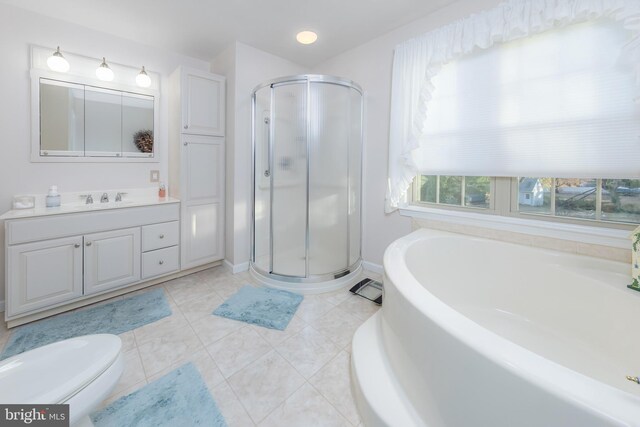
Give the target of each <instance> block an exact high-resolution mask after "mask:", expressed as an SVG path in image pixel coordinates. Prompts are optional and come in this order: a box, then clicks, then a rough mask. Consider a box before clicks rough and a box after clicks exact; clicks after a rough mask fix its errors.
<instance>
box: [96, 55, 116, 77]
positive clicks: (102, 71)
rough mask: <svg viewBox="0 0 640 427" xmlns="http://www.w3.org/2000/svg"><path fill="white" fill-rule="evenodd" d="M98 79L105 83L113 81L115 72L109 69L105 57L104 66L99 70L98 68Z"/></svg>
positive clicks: (103, 59) (101, 65)
mask: <svg viewBox="0 0 640 427" xmlns="http://www.w3.org/2000/svg"><path fill="white" fill-rule="evenodd" d="M96 77H98V78H99V79H100V80H104V81H105V82H110V81H111V80H113V70H112V69H111V68H109V65H107V61H106V60H105V58H104V57H102V64H100V66H99V67H98V68H96Z"/></svg>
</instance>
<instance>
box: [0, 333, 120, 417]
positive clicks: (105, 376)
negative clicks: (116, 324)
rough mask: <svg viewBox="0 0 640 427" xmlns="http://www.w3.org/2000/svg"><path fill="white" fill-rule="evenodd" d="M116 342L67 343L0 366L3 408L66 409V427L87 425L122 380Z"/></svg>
mask: <svg viewBox="0 0 640 427" xmlns="http://www.w3.org/2000/svg"><path fill="white" fill-rule="evenodd" d="M121 349H122V341H121V340H120V337H118V336H116V335H108V334H97V335H85V336H82V337H77V338H71V339H68V340H64V341H59V342H56V343H53V344H49V345H45V346H42V347H38V348H36V349H34V350H30V351H26V352H24V353H22V354H18V355H16V356H13V357H10V358H8V359H6V360H3V361H1V362H0V384H1V385H2V386H1V387H0V402H1V403H3V404H12V403H15V404H29V403H32V404H56V403H66V404H68V405H69V412H70V418H71V420H70V423H71V425H72V426H77V427H80V426H82V427H84V426H91V425H93V424H92V422H91V420H90V419H89V414H90V413H91V412H92V411H94V410H95V409H96V408H97V406H98V405H99V404H100V402H102V401H103V400H104V399H106V398H107V396H109V394H110V393H111V391H112V390H113V388H114V387H115V385H116V384H117V382H118V379H119V378H120V375H122V370H123V366H124V365H123V361H122V354H121Z"/></svg>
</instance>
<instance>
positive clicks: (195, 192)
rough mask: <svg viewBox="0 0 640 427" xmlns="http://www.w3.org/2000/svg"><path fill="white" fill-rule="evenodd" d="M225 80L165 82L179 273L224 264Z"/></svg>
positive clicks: (195, 77) (183, 75)
mask: <svg viewBox="0 0 640 427" xmlns="http://www.w3.org/2000/svg"><path fill="white" fill-rule="evenodd" d="M224 112H225V78H224V77H222V76H218V75H215V74H211V73H207V72H204V71H199V70H193V69H188V68H183V67H180V68H178V69H177V70H176V71H175V72H174V73H173V74H172V75H171V77H170V103H169V117H170V121H169V135H170V136H169V193H170V194H171V196H172V197H176V198H178V199H180V202H181V203H180V206H181V207H180V216H181V220H182V221H181V233H180V234H181V255H180V260H181V269H182V270H186V269H190V268H194V267H199V266H202V265H205V264H209V263H212V262H215V261H220V260H222V259H223V258H224V212H225V209H224V197H225V196H224V188H225V185H224V179H225V171H224V167H225V140H224V124H225V116H224Z"/></svg>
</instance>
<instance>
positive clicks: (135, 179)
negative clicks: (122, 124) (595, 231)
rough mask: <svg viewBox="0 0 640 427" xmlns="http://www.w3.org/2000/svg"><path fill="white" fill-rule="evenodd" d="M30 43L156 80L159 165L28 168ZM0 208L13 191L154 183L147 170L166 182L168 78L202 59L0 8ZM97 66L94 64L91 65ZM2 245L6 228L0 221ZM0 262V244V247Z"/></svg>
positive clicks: (202, 65) (0, 269) (0, 253)
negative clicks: (142, 70) (141, 69)
mask: <svg viewBox="0 0 640 427" xmlns="http://www.w3.org/2000/svg"><path fill="white" fill-rule="evenodd" d="M29 44H37V45H42V46H52V47H55V46H57V45H60V47H61V49H62V51H63V53H64V51H65V50H66V51H68V52H73V53H78V54H81V55H86V56H90V57H96V58H97V57H102V56H106V57H107V60H108V61H109V60H111V61H113V62H117V63H121V64H126V65H131V66H142V65H143V64H144V65H145V66H146V67H147V69H149V70H151V71H155V72H158V73H160V74H161V75H162V77H163V79H162V82H161V94H160V109H161V111H160V124H159V125H160V128H159V135H157V136H156V141H157V144H158V149H159V155H160V163H139V164H135V163H128V164H114V163H102V164H101V163H85V164H74V163H66V164H65V163H31V162H30V160H29V157H30V138H31V135H30V129H31V127H30V123H31V117H30V105H29V104H30V89H29V88H30V80H29V67H30V59H29V58H30V53H29ZM0 52H1V53H2V58H3V61H2V67H0V95H1V97H0V211H1V212H5V211H7V210H9V209H10V208H11V200H12V197H13V195H15V194H30V193H34V194H42V193H46V191H47V189H48V187H49V186H50V185H51V184H57V185H58V186H59V188H60V191H62V192H68V191H83V190H99V189H113V188H141V187H149V186H155V185H156V184H151V183H150V182H149V171H150V170H152V169H159V170H160V174H161V180H166V179H167V155H166V153H167V149H168V147H167V141H168V124H167V117H168V96H167V89H168V76H169V74H170V73H171V72H172V71H173V70H174V69H175V68H176V67H177V66H179V65H186V66H190V67H194V68H198V69H202V70H208V69H209V64H208V63H207V62H204V61H201V60H198V59H194V58H189V57H186V56H182V55H178V54H174V53H171V52H167V51H164V50H162V49H159V48H155V47H150V46H145V45H141V44H137V43H135V42H133V41H130V40H125V39H120V38H117V37H113V36H110V35H107V34H104V33H100V32H97V31H93V30H89V29H87V28H83V27H81V26H78V25H73V24H69V23H66V22H63V21H58V20H55V19H51V18H47V17H44V16H41V15H38V14H35V13H32V12H28V11H24V10H22V9H18V8H14V7H11V6H7V5H4V4H0ZM97 65H98V64H96V66H97ZM0 242H4V224H2V223H0ZM0 259H2V260H4V245H0ZM4 277H5V276H4V263H3V262H2V263H0V282H1V286H0V301H2V300H4Z"/></svg>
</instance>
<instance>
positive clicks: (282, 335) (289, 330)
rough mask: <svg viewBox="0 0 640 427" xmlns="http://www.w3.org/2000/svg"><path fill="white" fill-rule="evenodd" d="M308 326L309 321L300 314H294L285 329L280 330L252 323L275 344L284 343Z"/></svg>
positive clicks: (259, 332) (254, 327) (257, 330)
mask: <svg viewBox="0 0 640 427" xmlns="http://www.w3.org/2000/svg"><path fill="white" fill-rule="evenodd" d="M305 326H307V323H306V322H305V321H304V320H302V319H301V318H299V317H298V316H293V317H292V318H291V321H289V324H288V325H287V327H286V329H285V330H284V331H280V330H278V329H270V328H265V327H264V326H258V325H252V328H253V329H254V330H255V331H256V332H257V333H258V334H259V335H260V336H261V337H262V338H264V339H265V340H267V342H268V343H269V344H271V345H273V346H276V345H278V344H280V343H282V342H283V341H284V340H286V339H287V338H289V337H292V336H293V335H295V334H297V333H298V332H300V330H301V329H302V328H304V327H305Z"/></svg>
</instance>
